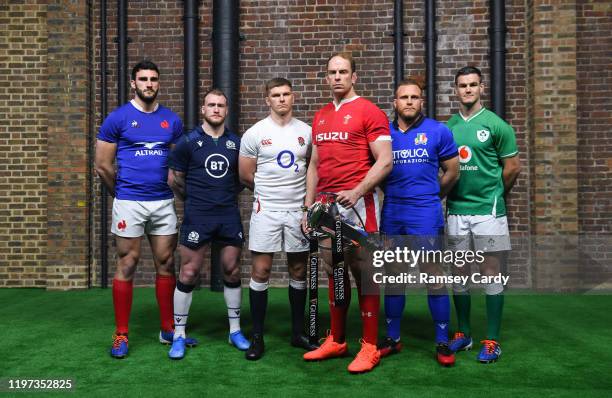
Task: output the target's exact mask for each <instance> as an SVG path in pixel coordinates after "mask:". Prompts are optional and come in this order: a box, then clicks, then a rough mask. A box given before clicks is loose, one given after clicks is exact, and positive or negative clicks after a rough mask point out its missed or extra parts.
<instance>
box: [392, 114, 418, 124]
mask: <svg viewBox="0 0 612 398" xmlns="http://www.w3.org/2000/svg"><path fill="white" fill-rule="evenodd" d="M420 115H421V112H420V111H415V113H414V114H406V113H404V112H398V114H397V116H398V117H399V118H401V119H402V120H403V121H404V123H406V124H407V125H411V124H412V123H413V122H414V121H415V120H416V119H418V117H419V116H420Z"/></svg>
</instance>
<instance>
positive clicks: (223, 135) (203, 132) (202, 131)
mask: <svg viewBox="0 0 612 398" xmlns="http://www.w3.org/2000/svg"><path fill="white" fill-rule="evenodd" d="M196 130H197V131H198V133H200V135H203V136H204V137H208V138H210V139H211V140H212V139H213V136H212V135H209V134H206V132H205V131H204V128H203V127H202V124H201V123H200V124H198V126H197V127H196ZM229 132H230V131H229V130H228V129H227V127H225V128H224V129H223V134H221V135H220V136H219V137H217V139H221V138H227V136H228V135H229Z"/></svg>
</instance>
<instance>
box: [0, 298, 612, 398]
mask: <svg viewBox="0 0 612 398" xmlns="http://www.w3.org/2000/svg"><path fill="white" fill-rule="evenodd" d="M319 294H320V297H323V298H325V297H326V295H327V291H326V290H321V291H320V293H319ZM353 296H354V297H353V300H352V305H351V312H350V314H349V328H348V341H349V350H350V352H351V353H352V354H355V353H356V352H357V350H358V348H359V344H358V343H357V341H358V338H359V335H360V332H361V323H360V319H359V313H358V306H357V297H355V292H353ZM243 297H244V302H243V319H242V325H243V330H245V331H246V332H247V334H248V332H249V331H250V316H249V314H248V292H247V291H245V292H244V293H243ZM321 301H322V302H323V303H322V305H321V325H322V326H321V330H323V331H324V330H325V328H326V327H327V325H329V315H328V309H327V303H326V301H327V300H321ZM0 302H2V304H3V310H2V324H3V325H2V328H1V329H0V330H1V332H0V333H1V335H0V338H1V342H2V346H1V347H2V349H1V360H0V378H4V379H6V378H11V377H15V378H45V379H48V378H71V379H73V380H74V383H75V386H76V387H75V390H74V391H73V392H72V394H73V395H74V396H81V395H87V396H111V397H114V396H117V397H123V396H169V395H171V396H174V397H180V396H241V397H243V398H247V397H251V396H253V397H254V396H309V397H315V396H336V397H340V396H355V397H357V396H369V397H373V396H376V394H378V395H379V396H380V397H383V394H384V397H397V396H419V397H442V396H447V395H448V396H453V397H465V396H473V397H484V396H492V397H502V396H503V397H531V396H534V397H536V396H537V397H548V396H551V397H552V396H554V397H580V398H586V397H595V396H598V397H610V396H612V345H611V339H610V336H611V335H612V333H611V326H612V320H611V317H610V308H612V296H603V295H602V296H584V295H529V294H526V295H509V296H508V297H507V298H506V306H505V309H504V323H503V326H502V338H501V343H502V348H503V356H502V359H501V360H500V361H499V362H497V363H495V364H491V365H483V364H479V363H477V362H476V360H475V357H476V354H477V351H478V349H475V350H473V351H470V352H462V353H459V354H458V356H457V364H456V366H455V367H453V368H441V367H440V366H439V365H438V364H437V363H436V362H435V361H434V357H433V348H434V346H433V342H432V341H433V326H432V324H431V320H430V316H429V311H428V308H427V300H426V297H425V296H423V295H410V296H409V297H408V300H407V306H406V312H405V314H404V319H403V322H402V336H403V337H402V340H403V342H404V350H403V351H402V352H401V353H400V354H399V355H394V356H391V357H388V358H385V359H383V360H382V361H381V364H380V365H379V366H378V368H376V369H375V370H374V371H373V372H371V373H368V374H363V375H350V374H349V373H348V372H347V370H346V367H347V365H348V364H349V363H350V361H351V359H352V358H351V357H347V358H340V359H332V360H328V361H324V362H317V363H306V362H304V361H303V360H302V359H301V355H302V353H303V352H302V351H301V350H299V349H297V348H293V347H291V346H290V345H289V343H288V335H289V330H290V320H289V319H290V318H289V307H288V300H287V291H286V289H271V290H270V299H269V307H268V316H267V322H266V339H265V341H266V354H265V356H264V357H263V358H262V359H261V360H260V361H257V362H249V361H246V360H245V359H244V353H242V352H239V351H237V350H236V349H234V348H233V347H230V346H229V345H228V343H227V319H226V310H225V305H224V302H223V295H222V294H219V293H212V292H210V291H209V290H208V289H201V290H197V291H195V293H194V299H193V304H192V307H191V316H190V318H189V327H188V332H189V334H190V335H192V336H193V337H196V338H198V339H199V340H200V343H201V344H200V346H198V347H196V348H193V349H189V350H188V351H187V355H186V357H185V358H184V359H183V360H181V361H171V360H169V359H168V358H167V352H168V347H166V346H162V345H160V344H159V343H158V341H157V333H158V327H159V321H158V313H157V304H156V302H155V295H154V290H153V289H146V288H142V289H135V294H134V305H133V308H132V318H131V323H130V353H129V356H128V358H127V359H124V360H116V359H113V358H111V357H110V356H109V354H108V350H109V347H110V344H111V336H112V333H113V329H114V318H113V310H112V298H111V291H110V290H101V289H91V290H86V291H70V292H47V291H44V290H34V289H32V290H30V289H0ZM472 318H473V336H474V338H475V339H481V338H482V337H484V330H485V320H484V297H483V296H474V298H473V309H472ZM380 324H381V330H380V334H381V336H382V335H383V334H384V318H383V317H382V316H381V317H380ZM477 346H478V345H477ZM0 394H2V393H0ZM65 394H66V393H65V392H64V393H51V395H65ZM26 395H27V394H26ZM45 395H48V394H45ZM18 396H25V395H24V394H23V393H20V394H19V395H18Z"/></svg>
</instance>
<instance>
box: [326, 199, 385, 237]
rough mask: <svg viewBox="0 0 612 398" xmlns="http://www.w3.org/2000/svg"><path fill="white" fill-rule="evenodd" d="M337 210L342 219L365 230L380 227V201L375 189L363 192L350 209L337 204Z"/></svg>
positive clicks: (374, 229)
mask: <svg viewBox="0 0 612 398" xmlns="http://www.w3.org/2000/svg"><path fill="white" fill-rule="evenodd" d="M319 199H320V197H317V200H319ZM353 209H354V210H353ZM338 210H339V211H340V214H341V215H342V217H343V218H344V219H346V220H348V221H350V222H352V223H353V224H355V225H357V226H358V227H360V228H363V229H365V230H366V232H378V231H379V229H380V203H379V202H378V193H377V191H373V192H370V193H367V194H365V195H364V196H363V197H362V198H360V199H359V200H358V201H357V203H356V204H355V206H353V208H352V209H346V208H344V207H342V206H340V204H338ZM358 215H359V216H358ZM364 224H365V225H364Z"/></svg>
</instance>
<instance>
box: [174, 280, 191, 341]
mask: <svg viewBox="0 0 612 398" xmlns="http://www.w3.org/2000/svg"><path fill="white" fill-rule="evenodd" d="M192 296H193V292H192V291H190V292H188V293H185V292H182V291H180V290H179V289H178V287H176V288H174V340H176V339H177V338H179V337H182V338H185V337H186V336H185V328H186V327H187V317H188V316H189V307H191V298H192Z"/></svg>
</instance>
